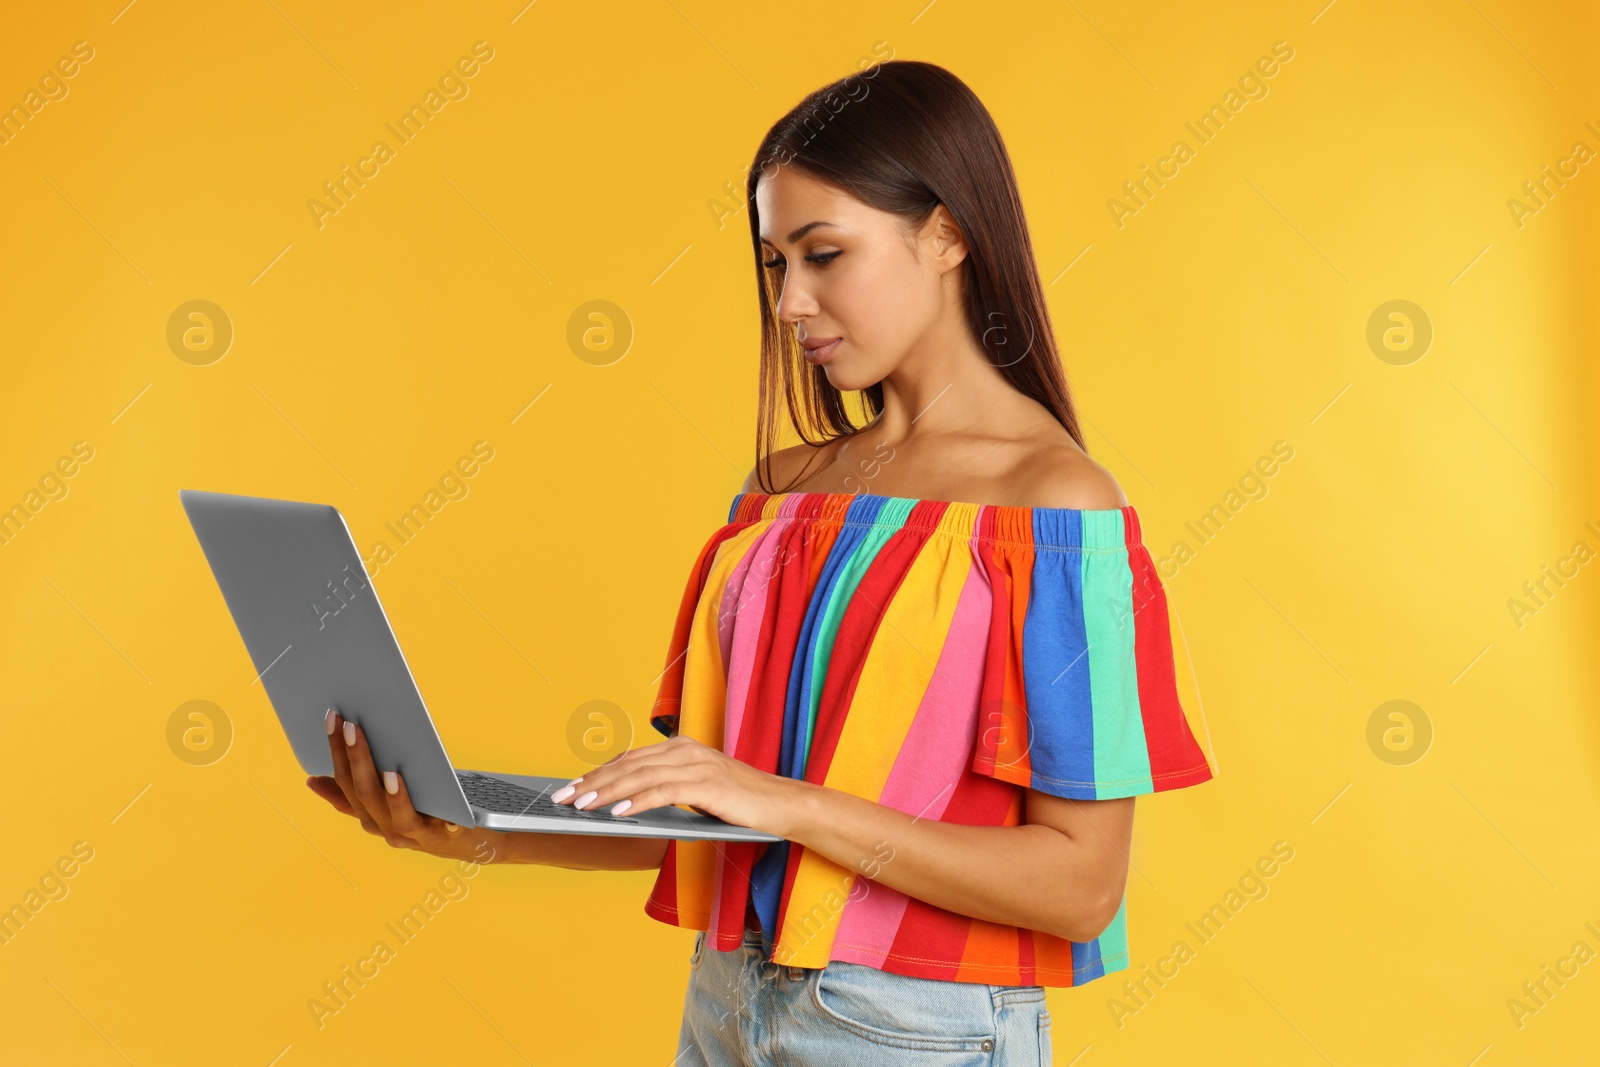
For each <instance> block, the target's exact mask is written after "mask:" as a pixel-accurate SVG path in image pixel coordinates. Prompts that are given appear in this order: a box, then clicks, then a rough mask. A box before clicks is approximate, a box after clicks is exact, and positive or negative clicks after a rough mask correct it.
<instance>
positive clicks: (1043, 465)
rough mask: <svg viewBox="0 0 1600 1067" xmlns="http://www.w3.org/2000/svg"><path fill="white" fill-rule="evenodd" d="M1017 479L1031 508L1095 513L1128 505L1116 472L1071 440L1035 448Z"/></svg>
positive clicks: (1018, 485)
mask: <svg viewBox="0 0 1600 1067" xmlns="http://www.w3.org/2000/svg"><path fill="white" fill-rule="evenodd" d="M1013 477H1014V478H1015V483H1014V484H1015V485H1016V486H1017V489H1018V493H1019V494H1020V495H1021V496H1022V498H1023V499H1024V500H1026V501H1028V506H1029V507H1035V508H1074V509H1079V510H1084V511H1093V510H1105V509H1110V508H1124V507H1127V506H1128V497H1127V495H1126V494H1125V493H1123V491H1122V486H1120V485H1118V484H1117V479H1116V478H1115V477H1114V476H1113V475H1112V473H1111V472H1110V471H1108V470H1106V469H1105V468H1104V467H1102V466H1101V465H1100V464H1098V463H1096V462H1095V461H1094V460H1092V459H1090V458H1089V455H1088V453H1086V452H1084V451H1083V449H1081V448H1079V447H1078V446H1077V444H1076V443H1073V442H1070V441H1069V442H1067V443H1066V444H1061V443H1059V442H1055V443H1051V444H1047V445H1044V446H1042V447H1040V448H1037V449H1034V450H1033V451H1032V452H1031V453H1030V454H1029V455H1028V457H1027V458H1026V459H1025V460H1024V461H1023V462H1022V463H1020V464H1018V468H1017V470H1016V472H1015V473H1014V475H1013Z"/></svg>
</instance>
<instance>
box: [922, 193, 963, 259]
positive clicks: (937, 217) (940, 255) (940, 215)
mask: <svg viewBox="0 0 1600 1067" xmlns="http://www.w3.org/2000/svg"><path fill="white" fill-rule="evenodd" d="M922 230H923V240H924V244H925V248H924V252H925V254H926V255H927V257H928V258H929V259H930V260H932V261H933V264H934V266H935V267H937V268H938V270H939V271H940V272H941V273H945V272H948V271H951V270H954V269H955V268H956V267H958V266H960V265H961V262H962V261H963V260H964V259H966V258H967V240H966V238H965V237H964V236H962V233H961V227H960V226H958V225H957V224H956V218H955V216H954V215H952V214H950V209H949V208H947V207H945V206H944V205H943V204H939V205H937V206H936V207H934V209H933V212H932V214H930V215H929V216H928V221H927V222H926V223H925V224H924V225H923V227H922Z"/></svg>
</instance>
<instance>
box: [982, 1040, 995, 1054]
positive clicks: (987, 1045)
mask: <svg viewBox="0 0 1600 1067" xmlns="http://www.w3.org/2000/svg"><path fill="white" fill-rule="evenodd" d="M983 1051H985V1052H993V1051H994V1042H993V1041H989V1040H987V1039H985V1040H984V1042H983Z"/></svg>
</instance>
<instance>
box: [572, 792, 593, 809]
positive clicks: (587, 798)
mask: <svg viewBox="0 0 1600 1067" xmlns="http://www.w3.org/2000/svg"><path fill="white" fill-rule="evenodd" d="M597 796H599V794H598V793H596V792H595V791H594V790H593V789H591V790H589V791H588V792H587V793H585V794H583V796H581V797H579V798H578V799H577V800H574V801H573V802H572V806H573V807H575V808H577V809H578V810H579V811H582V810H583V806H584V805H585V804H588V803H590V802H591V801H593V800H594V798H595V797H597Z"/></svg>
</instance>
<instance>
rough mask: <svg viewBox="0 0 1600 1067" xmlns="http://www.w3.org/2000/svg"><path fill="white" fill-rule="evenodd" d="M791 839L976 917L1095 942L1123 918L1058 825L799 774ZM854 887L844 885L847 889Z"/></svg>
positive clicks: (1086, 857) (1087, 859)
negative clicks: (882, 794) (845, 788)
mask: <svg viewBox="0 0 1600 1067" xmlns="http://www.w3.org/2000/svg"><path fill="white" fill-rule="evenodd" d="M791 781H792V782H793V787H794V803H793V806H792V809H791V810H793V812H794V821H793V823H792V824H791V825H790V826H788V827H786V828H785V829H786V831H787V832H785V834H784V836H785V837H787V838H788V839H789V840H791V841H795V842H798V843H799V844H801V845H804V846H805V847H806V848H808V849H811V850H812V851H813V852H817V853H820V854H821V855H823V856H826V857H827V858H828V859H830V860H832V861H833V862H835V863H837V864H839V865H840V866H841V867H844V868H845V869H846V870H848V871H850V872H852V873H854V874H856V875H857V876H858V877H861V876H864V877H867V878H871V879H872V880H873V881H875V882H878V883H880V884H882V885H886V886H888V887H889V888H891V889H896V890H899V891H900V892H902V893H904V894H906V895H907V896H909V897H915V898H916V899H918V900H921V901H924V902H926V903H928V904H932V905H934V906H935V907H939V908H944V909H945V910H946V911H953V912H956V913H957V914H960V915H968V916H971V917H973V918H976V919H986V920H988V921H990V922H996V923H1003V924H1005V925H1008V926H1018V927H1022V928H1025V929H1029V930H1040V931H1043V932H1045V933H1050V934H1054V935H1056V936H1057V937H1064V938H1066V939H1068V940H1070V941H1089V940H1093V939H1094V938H1095V937H1097V936H1099V934H1100V932H1101V931H1102V930H1104V929H1105V927H1106V926H1107V925H1108V924H1109V923H1110V920H1111V918H1112V917H1114V916H1115V914H1116V907H1117V905H1118V904H1119V903H1120V900H1119V901H1111V900H1109V899H1108V897H1109V891H1108V889H1107V885H1106V879H1105V877H1104V876H1103V874H1102V873H1101V872H1100V870H1099V869H1098V867H1097V865H1096V862H1095V860H1094V858H1093V857H1092V856H1091V855H1090V853H1089V851H1088V850H1086V849H1085V848H1084V847H1083V846H1082V845H1080V844H1079V843H1078V842H1075V841H1073V839H1072V838H1070V837H1068V836H1067V835H1065V834H1063V833H1061V832H1060V831H1058V830H1055V829H1052V828H1051V827H1049V826H1042V825H1035V824H1023V825H1020V826H967V825H963V824H958V823H944V822H938V821H936V820H934V819H922V818H917V817H915V816H912V815H908V814H906V813H905V812H902V811H897V810H895V809H894V808H890V807H886V806H885V805H882V804H876V803H874V802H872V801H870V800H865V799H863V798H861V797H857V796H852V795H851V794H849V793H845V792H842V791H840V790H838V789H829V788H827V787H824V786H819V785H815V784H813V783H811V782H805V781H799V780H791ZM847 889H848V887H841V890H840V891H841V894H843V893H844V892H846V891H847Z"/></svg>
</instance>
